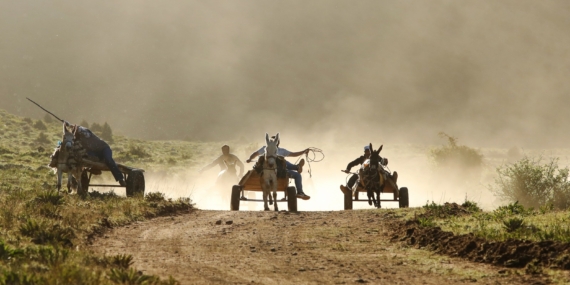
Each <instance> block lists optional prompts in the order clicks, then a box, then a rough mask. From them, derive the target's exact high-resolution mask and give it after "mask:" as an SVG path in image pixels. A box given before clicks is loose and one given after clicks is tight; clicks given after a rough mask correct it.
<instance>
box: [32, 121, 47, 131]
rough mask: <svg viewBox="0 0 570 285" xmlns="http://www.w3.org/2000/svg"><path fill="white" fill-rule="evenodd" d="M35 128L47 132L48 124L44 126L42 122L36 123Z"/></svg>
mask: <svg viewBox="0 0 570 285" xmlns="http://www.w3.org/2000/svg"><path fill="white" fill-rule="evenodd" d="M34 128H36V129H38V130H40V131H45V130H47V126H46V124H44V122H42V121H39V120H38V121H36V123H35V124H34Z"/></svg>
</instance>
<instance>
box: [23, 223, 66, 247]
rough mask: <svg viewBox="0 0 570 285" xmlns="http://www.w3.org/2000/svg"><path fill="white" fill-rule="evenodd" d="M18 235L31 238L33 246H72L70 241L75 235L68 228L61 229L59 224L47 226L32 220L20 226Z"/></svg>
mask: <svg viewBox="0 0 570 285" xmlns="http://www.w3.org/2000/svg"><path fill="white" fill-rule="evenodd" d="M20 233H21V234H22V235H24V236H27V237H30V238H32V242H33V243H35V244H61V245H64V246H72V245H73V244H72V242H71V239H73V238H75V233H74V232H73V230H72V229H70V228H68V227H62V226H61V225H59V224H53V225H48V223H46V222H44V221H40V222H37V221H36V220H34V219H28V220H27V221H26V223H24V224H22V225H21V226H20Z"/></svg>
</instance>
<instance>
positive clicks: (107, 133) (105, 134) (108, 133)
mask: <svg viewBox="0 0 570 285" xmlns="http://www.w3.org/2000/svg"><path fill="white" fill-rule="evenodd" d="M101 138H102V139H104V140H105V141H107V142H108V143H113V130H111V126H109V124H107V122H105V124H104V125H103V128H102V131H101Z"/></svg>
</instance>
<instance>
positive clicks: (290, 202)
mask: <svg viewBox="0 0 570 285" xmlns="http://www.w3.org/2000/svg"><path fill="white" fill-rule="evenodd" d="M285 193H286V194H287V209H288V210H289V212H297V189H295V187H293V186H291V187H287V191H286V192H285Z"/></svg>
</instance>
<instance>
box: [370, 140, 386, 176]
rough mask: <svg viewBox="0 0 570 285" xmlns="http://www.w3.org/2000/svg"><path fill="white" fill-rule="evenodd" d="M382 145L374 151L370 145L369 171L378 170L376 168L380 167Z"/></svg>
mask: <svg viewBox="0 0 570 285" xmlns="http://www.w3.org/2000/svg"><path fill="white" fill-rule="evenodd" d="M383 146H384V145H381V146H380V148H378V150H374V149H373V148H372V143H370V146H369V147H370V169H374V170H378V167H379V165H380V161H381V159H382V158H380V151H382V147H383Z"/></svg>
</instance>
